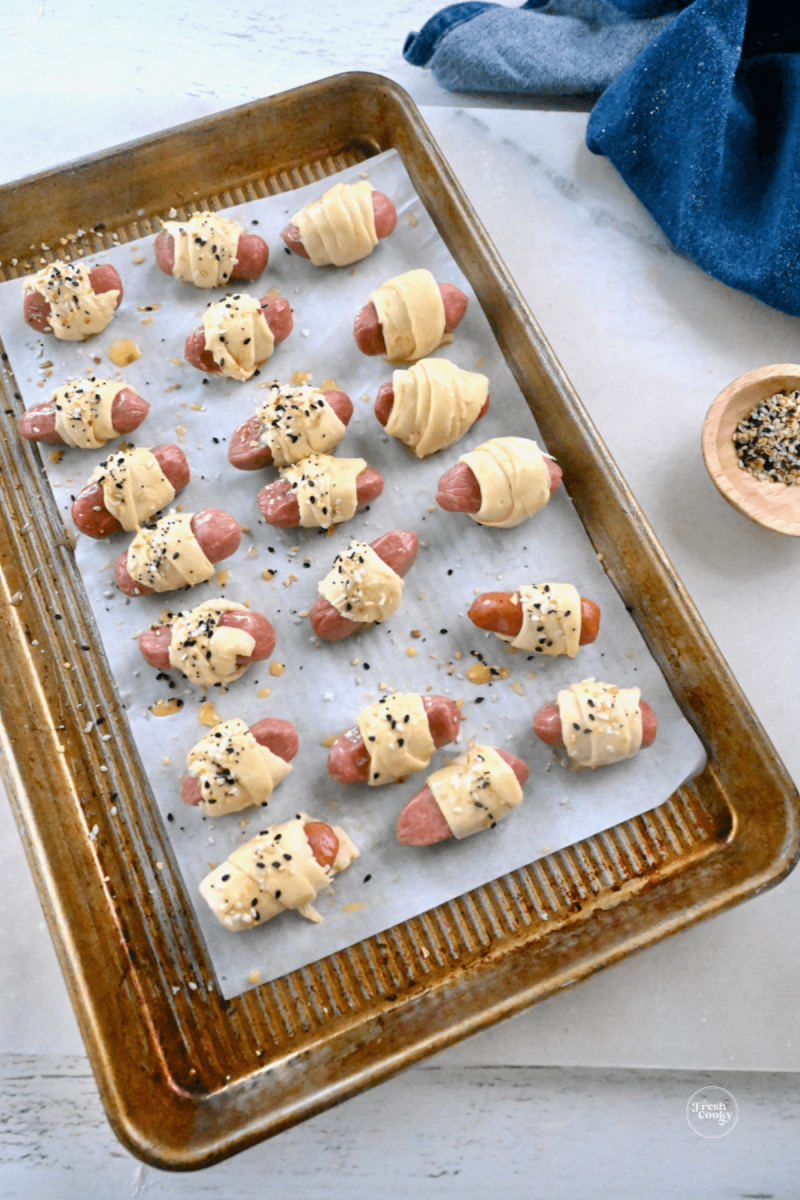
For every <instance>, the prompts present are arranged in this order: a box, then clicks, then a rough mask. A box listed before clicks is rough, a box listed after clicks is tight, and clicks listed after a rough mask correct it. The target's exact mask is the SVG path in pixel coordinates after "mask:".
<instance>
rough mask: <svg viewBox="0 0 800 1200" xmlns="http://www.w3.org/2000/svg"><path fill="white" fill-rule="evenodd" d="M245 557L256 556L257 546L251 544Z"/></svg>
mask: <svg viewBox="0 0 800 1200" xmlns="http://www.w3.org/2000/svg"><path fill="white" fill-rule="evenodd" d="M247 558H258V547H257V546H251V547H250V549H249V550H248V551H247Z"/></svg>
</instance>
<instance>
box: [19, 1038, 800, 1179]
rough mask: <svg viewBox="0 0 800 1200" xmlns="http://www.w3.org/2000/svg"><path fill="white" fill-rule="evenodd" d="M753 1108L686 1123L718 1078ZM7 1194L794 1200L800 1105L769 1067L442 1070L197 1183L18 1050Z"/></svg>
mask: <svg viewBox="0 0 800 1200" xmlns="http://www.w3.org/2000/svg"><path fill="white" fill-rule="evenodd" d="M708 1083H713V1084H715V1085H717V1086H720V1087H724V1088H726V1089H727V1090H728V1091H729V1092H730V1093H731V1094H732V1095H733V1097H734V1098H735V1100H736V1102H737V1105H738V1109H739V1114H738V1121H737V1124H736V1126H735V1128H734V1129H733V1130H732V1131H731V1132H730V1133H729V1134H727V1135H726V1136H725V1137H721V1138H702V1137H699V1136H698V1135H697V1134H696V1133H695V1132H694V1131H693V1130H692V1129H691V1128H690V1127H689V1124H688V1122H687V1120H686V1105H687V1102H688V1100H689V1098H690V1096H691V1095H692V1094H693V1093H694V1092H695V1091H697V1090H698V1088H701V1087H703V1086H704V1085H705V1084H708ZM0 1109H2V1111H3V1112H5V1113H8V1114H9V1117H8V1118H7V1119H6V1120H4V1121H3V1122H2V1124H0V1195H2V1197H3V1200H84V1197H85V1196H86V1194H87V1190H89V1189H91V1192H92V1194H93V1195H95V1196H97V1197H99V1198H102V1200H105V1197H110V1196H115V1197H120V1198H122V1197H127V1196H142V1197H153V1198H155V1197H158V1198H159V1200H162V1198H163V1200H184V1198H185V1200H189V1198H190V1197H191V1198H192V1200H205V1198H206V1197H208V1198H209V1200H211V1198H212V1197H213V1198H214V1200H267V1197H268V1198H269V1200H317V1198H318V1197H320V1196H325V1197H328V1198H329V1200H353V1198H354V1197H381V1200H405V1198H406V1197H409V1196H414V1197H417V1198H418V1200H429V1198H430V1200H483V1198H484V1197H488V1196H498V1197H501V1198H502V1200H532V1198H536V1200H538V1198H542V1200H581V1198H583V1197H592V1200H620V1198H621V1197H653V1200H697V1198H699V1197H702V1198H703V1200H717V1198H719V1200H723V1198H725V1200H728V1198H729V1197H730V1198H734V1197H736V1198H739V1197H742V1198H745V1200H773V1198H774V1200H779V1198H780V1200H792V1198H793V1197H796V1196H797V1194H798V1187H797V1167H798V1122H799V1121H800V1096H798V1091H797V1087H796V1084H795V1080H794V1077H792V1076H789V1075H779V1074H768V1073H766V1072H734V1071H731V1072H721V1073H714V1074H713V1075H711V1074H709V1073H707V1072H682V1071H624V1070H606V1071H599V1070H596V1069H595V1070H592V1069H589V1068H580V1067H561V1068H555V1067H499V1066H498V1067H460V1068H453V1067H450V1068H448V1067H442V1066H427V1067H426V1066H423V1067H415V1068H412V1069H411V1070H409V1071H406V1072H405V1073H404V1074H403V1075H401V1076H399V1077H398V1078H396V1079H394V1080H391V1081H390V1082H389V1083H386V1084H384V1085H383V1086H382V1087H380V1088H379V1089H378V1090H377V1091H372V1092H368V1093H367V1094H365V1095H362V1096H358V1097H356V1099H354V1100H351V1101H349V1102H348V1103H347V1104H343V1105H341V1106H340V1107H338V1108H335V1109H332V1110H330V1111H328V1112H326V1113H323V1114H321V1115H320V1116H318V1117H314V1118H312V1119H311V1120H310V1121H306V1122H305V1124H304V1125H302V1126H300V1127H298V1128H297V1129H291V1130H288V1131H287V1132H286V1133H283V1134H281V1135H279V1136H278V1137H277V1138H273V1139H272V1140H271V1141H269V1142H265V1143H262V1145H260V1146H255V1147H253V1148H252V1149H250V1150H246V1151H244V1152H243V1153H242V1154H240V1155H238V1156H237V1157H236V1158H235V1159H232V1160H231V1161H229V1162H225V1163H221V1164H220V1165H219V1166H216V1167H210V1168H208V1169H207V1170H205V1171H201V1172H195V1173H192V1174H190V1175H172V1174H169V1173H167V1172H163V1171H156V1170H154V1169H153V1168H152V1167H145V1166H144V1165H143V1164H141V1163H138V1162H137V1161H136V1160H135V1159H133V1158H131V1157H130V1155H128V1154H127V1153H126V1152H125V1151H124V1150H123V1149H122V1148H121V1147H120V1146H119V1145H118V1144H117V1143H116V1141H115V1139H114V1136H113V1134H112V1133H111V1131H110V1130H109V1128H108V1125H107V1123H106V1121H105V1117H104V1116H103V1112H102V1109H101V1107H100V1103H99V1101H98V1099H97V1092H96V1089H95V1087H94V1082H93V1080H92V1078H91V1075H90V1074H89V1073H88V1071H87V1067H86V1062H85V1059H83V1058H81V1057H78V1056H66V1057H64V1058H61V1059H58V1058H56V1057H55V1056H49V1055H48V1056H36V1055H21V1056H16V1055H3V1056H0Z"/></svg>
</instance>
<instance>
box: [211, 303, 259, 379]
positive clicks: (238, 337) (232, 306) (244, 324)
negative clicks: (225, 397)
mask: <svg viewBox="0 0 800 1200" xmlns="http://www.w3.org/2000/svg"><path fill="white" fill-rule="evenodd" d="M203 329H204V330H205V335H206V350H208V351H209V352H210V354H211V357H212V358H213V360H214V362H215V363H216V364H217V366H218V367H221V369H222V374H223V375H225V376H227V377H228V378H229V379H240V380H244V379H250V378H251V377H252V376H253V375H254V374H255V372H256V368H257V367H259V366H261V364H262V363H263V362H266V361H267V359H268V358H269V356H270V355H271V354H272V351H273V350H274V349H275V338H274V337H273V336H272V330H271V329H270V327H269V325H268V324H267V321H266V318H265V316H264V314H263V312H262V311H261V305H260V304H259V302H258V300H255V299H253V297H252V296H244V295H240V294H239V293H237V294H236V295H234V296H227V297H226V298H225V299H224V300H220V301H218V302H217V303H216V304H209V306H208V308H207V309H206V311H205V313H204V314H203Z"/></svg>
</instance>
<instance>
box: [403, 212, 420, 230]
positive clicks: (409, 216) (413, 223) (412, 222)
mask: <svg viewBox="0 0 800 1200" xmlns="http://www.w3.org/2000/svg"><path fill="white" fill-rule="evenodd" d="M406 220H407V221H408V223H409V225H411V227H412V228H416V226H417V218H416V217H415V216H414V214H413V212H407V213H406Z"/></svg>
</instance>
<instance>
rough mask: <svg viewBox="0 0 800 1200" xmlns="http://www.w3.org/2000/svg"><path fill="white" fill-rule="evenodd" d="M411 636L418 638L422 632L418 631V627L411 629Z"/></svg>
mask: <svg viewBox="0 0 800 1200" xmlns="http://www.w3.org/2000/svg"><path fill="white" fill-rule="evenodd" d="M411 636H412V637H413V638H418V637H422V634H421V633H420V631H419V630H418V629H412V630H411Z"/></svg>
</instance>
